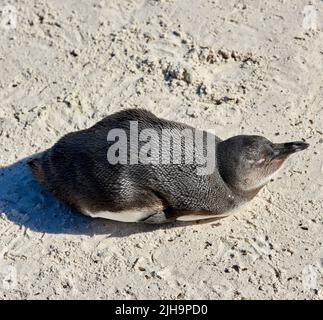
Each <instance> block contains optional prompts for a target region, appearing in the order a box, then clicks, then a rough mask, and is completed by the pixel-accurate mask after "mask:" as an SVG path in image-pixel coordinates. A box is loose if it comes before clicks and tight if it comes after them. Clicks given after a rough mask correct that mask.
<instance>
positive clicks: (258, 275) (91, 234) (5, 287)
mask: <svg viewBox="0 0 323 320" xmlns="http://www.w3.org/2000/svg"><path fill="white" fill-rule="evenodd" d="M8 3H9V4H11V5H13V6H14V9H15V10H16V12H15V10H13V12H12V13H11V15H15V14H16V17H17V20H16V21H15V16H10V13H8V10H7V9H8V7H5V5H7V4H8ZM11 9H12V8H11ZM0 10H1V11H2V16H1V17H0V19H1V20H0V22H1V25H0V72H1V73H0V139H1V140H0V141H1V144H0V164H1V167H0V214H1V215H0V298H1V299H15V298H18V299H60V298H64V299H72V298H76V299H91V298H97V299H120V298H121V299H123V298H125V299H143V298H146V299H153V298H157V299H159V298H162V299H191V298H194V299H204V298H205V299H254V298H261V299H285V298H286V299H304V298H306V299H322V298H323V245H322V241H323V218H322V210H323V196H322V193H323V161H322V153H323V150H322V148H323V90H322V89H323V88H322V87H323V82H322V79H323V68H322V62H323V35H322V32H321V31H320V30H322V29H323V2H322V1H312V5H309V3H308V1H301V0H295V1H288V0H280V1H260V0H259V1H251V0H245V1H238V0H235V1H232V2H229V1H224V0H223V1H219V0H214V1H207V0H204V1H202V0H199V1H188V0H173V1H172V0H169V1H167V0H164V1H157V0H155V1H154V0H123V1H118V0H104V1H100V0H97V1H94V0H91V1H78V0H65V1H54V0H51V1H45V0H19V1H14V0H11V1H10V0H8V1H1V2H0ZM8 15H9V20H10V19H11V25H8V24H7V20H8V19H7V18H8ZM6 17H7V18H6ZM6 19H7V20H6ZM15 22H16V24H15ZM127 107H144V108H147V109H148V110H151V111H153V112H154V113H155V114H157V115H159V116H162V117H165V118H167V119H172V120H177V121H181V122H185V123H188V124H191V125H194V126H196V127H200V128H204V129H215V132H216V133H217V134H218V135H219V136H220V137H221V138H227V137H230V136H232V135H236V134H240V133H247V134H259V135H264V136H266V137H267V138H269V139H272V140H274V141H276V142H279V141H281V142H285V141H290V140H300V139H306V141H307V142H309V143H310V144H311V147H310V149H308V150H306V151H305V152H302V153H299V154H297V155H295V156H293V157H292V158H291V159H290V160H289V161H288V164H287V166H285V168H284V169H283V170H282V171H281V172H280V173H279V175H278V176H277V177H276V179H275V181H273V182H272V183H270V184H269V185H268V187H266V188H265V189H264V190H263V191H262V192H261V193H260V194H259V195H258V196H257V197H256V198H255V199H254V201H253V202H252V203H250V205H249V206H248V208H247V209H245V210H243V211H242V212H240V213H238V214H237V215H236V216H234V217H230V218H227V219H224V220H221V221H219V222H218V223H212V224H206V225H194V226H184V227H183V226H175V225H170V226H167V227H162V228H160V227H159V228H158V227H154V226H138V225H135V224H123V223H117V222H111V221H107V220H91V219H90V218H87V217H83V216H81V215H78V214H75V213H71V212H70V211H69V210H67V209H66V208H64V207H62V206H61V205H60V204H58V203H57V202H56V201H55V200H54V199H53V198H52V197H51V196H50V195H48V194H47V193H46V192H44V191H43V190H42V189H41V188H40V187H39V186H38V184H37V183H36V182H35V181H34V180H33V179H32V177H31V175H30V173H29V172H28V170H27V169H26V166H25V159H26V158H27V157H29V156H31V155H33V154H35V153H37V152H40V151H42V150H44V149H46V148H47V147H50V146H51V145H52V144H53V143H54V142H55V141H56V140H57V139H58V138H59V137H61V136H62V135H64V134H65V133H67V132H69V131H74V130H78V129H81V128H86V127H88V126H91V125H93V124H94V123H95V122H96V121H98V120H99V119H101V118H102V117H104V116H105V115H108V114H110V113H112V112H114V111H117V110H121V109H123V108H127ZM80 148H82V146H80Z"/></svg>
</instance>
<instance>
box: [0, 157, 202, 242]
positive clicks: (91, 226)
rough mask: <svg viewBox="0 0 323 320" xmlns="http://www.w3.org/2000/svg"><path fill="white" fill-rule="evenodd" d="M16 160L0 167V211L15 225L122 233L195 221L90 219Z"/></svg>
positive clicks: (70, 231)
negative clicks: (145, 222) (41, 182)
mask: <svg viewBox="0 0 323 320" xmlns="http://www.w3.org/2000/svg"><path fill="white" fill-rule="evenodd" d="M31 158H32V157H30V158H25V159H23V160H20V161H18V162H16V163H14V164H12V165H10V166H7V167H1V168H0V213H2V215H3V214H4V219H8V220H10V221H12V222H14V223H15V224H17V225H19V226H24V227H25V228H28V229H30V230H33V231H36V232H40V233H50V234H74V235H88V236H93V235H98V234H106V235H110V236H111V237H126V236H129V235H131V234H136V233H146V232H153V231H155V230H157V229H161V228H162V229H171V228H177V227H180V226H187V225H195V224H196V223H170V224H161V225H150V224H140V223H139V224H138V223H123V222H117V221H112V220H106V219H100V218H98V219H93V218H90V217H87V216H84V215H82V214H80V213H78V212H75V211H73V210H71V209H69V208H68V207H66V206H65V205H64V204H62V203H61V202H59V201H58V200H57V199H56V198H54V196H52V195H51V193H49V192H48V191H47V190H45V189H44V188H43V187H42V186H41V185H40V184H39V183H38V182H37V181H36V180H35V179H34V177H33V176H32V174H31V172H30V170H29V168H28V166H27V162H28V160H30V159H31Z"/></svg>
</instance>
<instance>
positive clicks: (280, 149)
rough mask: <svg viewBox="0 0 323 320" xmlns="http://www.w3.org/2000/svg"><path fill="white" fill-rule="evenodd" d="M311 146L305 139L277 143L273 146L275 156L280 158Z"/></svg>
mask: <svg viewBox="0 0 323 320" xmlns="http://www.w3.org/2000/svg"><path fill="white" fill-rule="evenodd" d="M308 147H309V144H308V143H306V142H303V141H295V142H287V143H276V144H274V147H273V153H274V154H273V158H274V159H280V158H286V157H287V156H289V155H290V154H292V153H295V152H298V151H302V150H305V149H306V148H308Z"/></svg>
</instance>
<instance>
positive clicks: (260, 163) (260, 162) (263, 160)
mask: <svg viewBox="0 0 323 320" xmlns="http://www.w3.org/2000/svg"><path fill="white" fill-rule="evenodd" d="M265 161H266V159H265V158H261V159H259V160H258V161H256V164H257V165H262V164H263V163H264V162H265Z"/></svg>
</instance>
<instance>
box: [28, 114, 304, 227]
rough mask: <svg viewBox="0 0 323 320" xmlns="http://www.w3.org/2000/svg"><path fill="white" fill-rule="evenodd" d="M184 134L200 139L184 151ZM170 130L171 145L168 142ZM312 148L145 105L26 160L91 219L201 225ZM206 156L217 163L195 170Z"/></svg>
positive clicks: (42, 180)
mask: <svg viewBox="0 0 323 320" xmlns="http://www.w3.org/2000/svg"><path fill="white" fill-rule="evenodd" d="M134 125H136V127H135V126H134ZM134 128H135V129H136V130H134ZM147 132H148V133H149V134H148V135H147ZM183 132H185V133H190V132H191V133H192V137H197V136H201V137H202V138H201V139H200V140H198V141H197V140H194V139H187V140H188V141H189V142H192V143H190V144H189V143H188V144H189V145H190V147H187V148H185V147H186V145H185V143H186V140H185V137H186V136H184V139H183V135H182V134H183ZM143 133H145V134H143ZM142 134H143V136H141V135H142ZM167 134H168V135H167ZM170 134H171V139H169V141H170V142H172V143H168V144H167V143H166V142H165V141H166V140H167V139H165V136H166V137H168V136H169V135H170ZM137 135H139V138H138V136H137ZM148 138H149V139H148ZM153 138H154V139H153ZM169 141H168V142H169ZM175 141H177V146H176V144H175ZM208 141H211V142H212V141H213V144H212V143H210V145H208V143H207V142H208ZM162 142H165V143H162ZM164 145H167V146H168V147H169V146H170V147H169V149H168V151H169V152H170V153H171V155H169V156H168V155H167V154H166V153H165V152H164V153H165V155H166V157H164V158H163V155H164V154H163V151H164V149H165V150H167V148H164ZM178 145H179V146H180V147H179V148H178ZM308 146H309V145H308V144H307V143H305V142H303V141H296V142H287V143H273V142H271V141H269V140H268V139H266V138H265V137H262V136H256V135H237V136H233V137H231V138H229V139H226V140H221V139H220V138H219V137H217V136H216V135H213V134H212V133H209V132H206V131H203V130H199V129H196V128H193V127H191V126H189V125H186V124H182V123H179V122H174V121H169V120H165V119H161V118H159V117H157V116H155V115H154V114H153V113H151V112H149V111H147V110H145V109H127V110H123V111H119V112H117V113H114V114H111V115H109V116H107V117H106V118H104V119H103V120H101V121H100V122H98V123H97V124H95V125H94V126H93V127H91V128H89V129H86V130H81V131H77V132H72V133H69V134H67V135H65V136H64V137H62V138H61V139H60V140H59V141H58V142H57V143H56V144H54V146H53V147H52V148H50V149H48V150H46V151H44V152H43V153H42V154H41V155H40V156H36V157H35V158H33V159H31V160H30V161H29V162H28V165H29V168H30V169H31V172H32V174H33V175H34V177H35V178H36V179H37V180H38V182H39V183H40V184H41V185H42V186H43V187H45V188H46V189H47V190H49V191H50V192H51V193H52V194H53V195H54V196H55V197H56V198H57V199H58V200H60V201H61V202H63V203H65V204H66V205H67V206H69V207H70V208H72V209H74V210H76V211H78V212H80V213H83V214H85V215H87V216H90V217H93V218H105V219H110V220H117V221H121V222H138V223H139V222H141V223H156V224H160V223H166V222H175V221H202V220H203V222H204V221H209V220H210V221H211V220H214V219H217V218H220V217H226V216H228V215H230V214H232V213H234V212H236V211H237V209H241V207H242V206H243V205H244V204H246V203H247V202H249V201H250V200H251V199H253V198H254V197H255V196H256V195H257V194H258V192H259V191H260V190H261V189H262V188H263V187H264V186H265V185H266V184H267V183H268V182H269V181H270V180H271V179H272V177H273V176H274V175H275V173H277V171H278V170H279V169H280V168H281V167H282V165H283V163H284V162H285V161H286V159H287V158H288V157H289V156H290V155H291V154H293V153H295V152H298V151H301V150H304V149H306V148H307V147H308ZM184 149H185V150H184ZM197 149H200V150H201V152H197V151H196V150H197ZM109 152H110V154H109ZM179 154H180V155H179ZM109 155H110V156H109ZM192 155H194V156H192ZM143 156H144V157H143ZM190 156H191V157H190ZM109 157H110V159H109ZM187 158H188V159H187ZM111 159H112V160H113V161H112V160H111ZM131 159H132V160H133V161H132V162H131V161H130V160H131ZM165 159H166V160H168V161H165ZM141 160H142V161H141ZM174 160H176V161H174ZM183 160H184V161H183ZM202 160H205V161H204V163H206V161H209V162H210V163H213V166H210V167H211V170H209V171H207V170H205V171H206V172H198V169H201V166H202V164H203V161H202ZM200 171H203V170H200Z"/></svg>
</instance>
